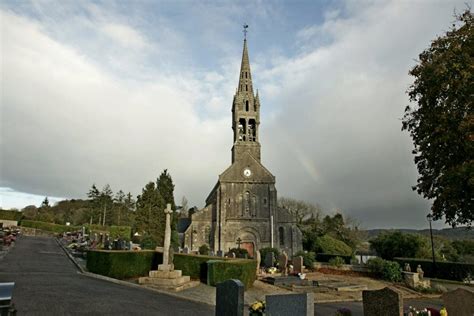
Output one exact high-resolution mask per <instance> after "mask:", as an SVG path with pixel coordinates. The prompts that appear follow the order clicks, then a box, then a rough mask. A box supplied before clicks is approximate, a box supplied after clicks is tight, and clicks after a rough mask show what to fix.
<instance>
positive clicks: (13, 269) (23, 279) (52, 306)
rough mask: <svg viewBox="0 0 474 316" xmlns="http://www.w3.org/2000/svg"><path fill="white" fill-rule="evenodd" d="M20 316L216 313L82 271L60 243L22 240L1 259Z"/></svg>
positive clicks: (1, 274) (1, 275) (0, 278)
mask: <svg viewBox="0 0 474 316" xmlns="http://www.w3.org/2000/svg"><path fill="white" fill-rule="evenodd" d="M12 281H13V282H15V283H16V284H15V289H14V292H13V302H14V303H15V306H16V308H17V310H18V315H174V316H177V315H214V308H213V307H211V306H209V305H206V304H199V303H194V302H190V301H187V300H183V299H179V298H176V297H172V296H169V295H165V294H160V293H156V292H152V291H149V290H145V289H139V288H138V289H137V288H132V287H128V286H124V285H119V284H115V283H111V282H107V281H103V280H98V279H93V278H89V277H86V276H84V275H81V274H79V273H77V270H76V267H75V266H74V265H73V264H72V262H71V261H70V260H69V258H68V257H67V256H66V255H65V253H64V252H63V250H62V249H61V248H60V247H59V246H58V244H57V243H56V241H55V240H54V239H52V238H48V237H25V236H23V237H21V238H20V239H19V240H18V241H17V243H16V245H15V247H14V248H13V249H12V250H11V251H10V253H9V254H8V255H7V256H5V257H4V258H3V259H2V260H0V282H12Z"/></svg>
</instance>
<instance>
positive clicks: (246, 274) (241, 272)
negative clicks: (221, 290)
mask: <svg viewBox="0 0 474 316" xmlns="http://www.w3.org/2000/svg"><path fill="white" fill-rule="evenodd" d="M256 270H257V261H255V260H246V259H239V260H228V261H222V260H209V261H208V262H207V284H208V285H212V286H215V285H216V284H217V283H221V282H224V281H225V280H229V279H238V280H240V281H242V283H243V284H244V286H245V288H246V289H248V288H250V287H251V286H252V285H253V282H254V281H255V279H256Z"/></svg>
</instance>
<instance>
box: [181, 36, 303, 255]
mask: <svg viewBox="0 0 474 316" xmlns="http://www.w3.org/2000/svg"><path fill="white" fill-rule="evenodd" d="M259 126H260V100H259V96H258V92H257V94H254V89H253V85H252V75H251V72H250V62H249V56H248V50H247V39H245V40H244V48H243V53H242V64H241V68H240V75H239V84H238V86H237V91H236V93H235V95H234V100H233V102H232V130H233V137H234V145H233V147H232V164H231V165H230V166H229V167H228V168H227V169H226V170H225V171H224V172H223V173H222V174H220V175H219V179H218V181H217V183H216V185H215V186H214V188H213V189H212V191H211V193H210V194H209V196H208V197H207V199H206V206H205V207H204V208H203V209H202V210H199V211H197V212H196V213H194V214H192V216H191V224H190V225H189V227H188V228H187V229H186V231H185V232H184V246H185V247H188V248H189V249H190V250H192V251H196V250H198V248H199V247H200V246H201V245H203V244H207V245H209V247H210V248H211V250H213V251H215V252H217V251H223V252H227V251H229V249H231V248H237V247H239V246H240V247H241V248H245V249H247V251H248V252H249V254H250V255H251V256H253V254H254V251H255V250H258V249H261V248H264V247H275V248H279V249H280V250H285V251H286V253H287V254H288V255H289V256H291V255H293V254H295V253H296V252H297V251H299V250H302V235H301V231H300V230H299V228H298V227H297V226H296V221H295V219H294V217H293V216H291V214H290V213H289V212H288V211H286V210H285V209H282V208H279V207H278V205H277V191H276V188H275V176H273V175H272V174H271V172H270V171H269V170H268V169H267V168H265V167H264V166H263V164H262V162H261V160H260V158H261V156H260V147H261V146H260V142H259Z"/></svg>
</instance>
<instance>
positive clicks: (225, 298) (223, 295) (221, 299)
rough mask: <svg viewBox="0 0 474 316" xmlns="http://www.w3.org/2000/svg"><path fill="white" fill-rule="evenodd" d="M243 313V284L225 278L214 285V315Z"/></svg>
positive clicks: (240, 315) (233, 315)
mask: <svg viewBox="0 0 474 316" xmlns="http://www.w3.org/2000/svg"><path fill="white" fill-rule="evenodd" d="M243 315H244V284H243V283H242V282H241V281H240V280H234V279H232V280H227V281H224V282H222V283H218V284H217V286H216V316H243Z"/></svg>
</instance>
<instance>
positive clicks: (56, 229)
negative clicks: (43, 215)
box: [21, 220, 82, 234]
mask: <svg viewBox="0 0 474 316" xmlns="http://www.w3.org/2000/svg"><path fill="white" fill-rule="evenodd" d="M21 226H23V227H31V228H36V229H41V230H44V231H48V232H53V233H57V234H62V233H66V232H72V231H76V230H79V229H81V228H82V226H66V225H59V224H53V223H47V222H38V221H29V220H23V221H21Z"/></svg>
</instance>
